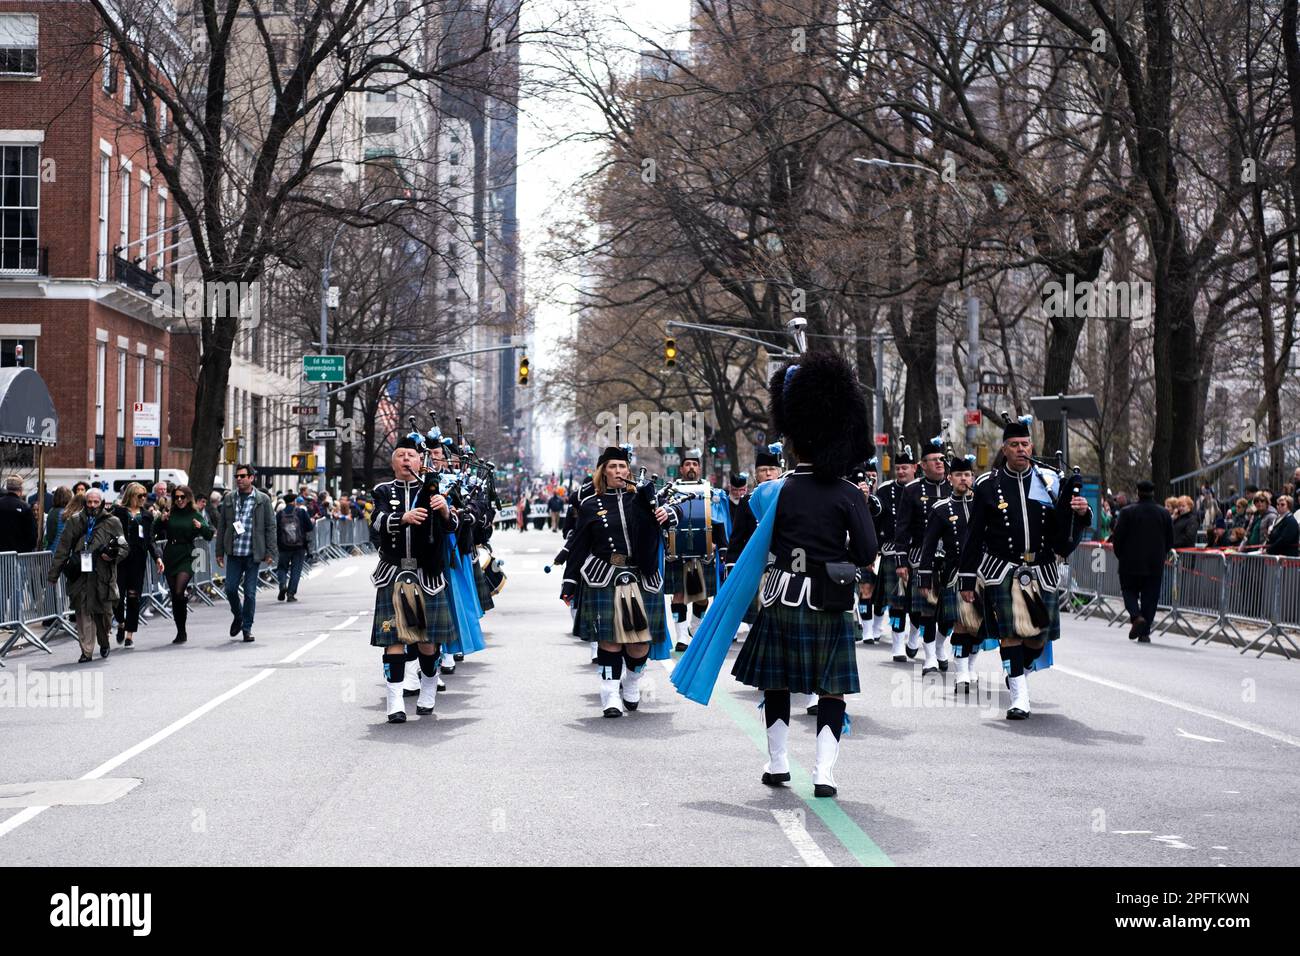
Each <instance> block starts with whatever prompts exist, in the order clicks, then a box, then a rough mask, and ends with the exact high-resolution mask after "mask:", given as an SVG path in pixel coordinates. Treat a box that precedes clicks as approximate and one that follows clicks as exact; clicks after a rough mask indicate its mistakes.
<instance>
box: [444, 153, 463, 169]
mask: <svg viewBox="0 0 1300 956" xmlns="http://www.w3.org/2000/svg"><path fill="white" fill-rule="evenodd" d="M447 162H449V163H451V164H452V165H453V166H459V165H460V153H459V152H455V153H450V154H449V155H448V156H447Z"/></svg>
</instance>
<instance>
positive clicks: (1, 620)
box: [0, 551, 76, 666]
mask: <svg viewBox="0 0 1300 956" xmlns="http://www.w3.org/2000/svg"><path fill="white" fill-rule="evenodd" d="M53 561H54V555H53V554H52V553H51V552H49V551H35V552H31V553H27V554H17V553H15V552H12V551H8V552H5V553H4V554H0V601H3V605H2V606H0V626H3V627H12V628H13V633H12V634H11V635H9V637H8V638H7V639H6V640H5V642H4V644H3V645H0V666H3V664H4V658H5V656H6V655H7V654H8V653H9V652H10V651H11V650H13V648H14V645H15V644H17V643H18V641H19V640H26V641H27V642H28V643H29V644H34V645H35V646H36V647H39V648H40V649H41V650H43V651H45V653H47V654H50V653H53V652H52V651H51V650H50V648H49V645H47V644H46V641H47V640H48V638H49V636H50V632H51V631H54V630H64V631H67V632H68V633H69V634H72V635H74V636H75V635H76V630H75V629H74V628H73V627H72V625H71V624H69V623H68V620H67V613H68V594H67V589H66V588H65V587H64V581H63V578H62V576H60V577H59V579H58V580H57V581H55V583H54V584H49V583H47V581H46V578H47V577H48V575H49V573H50V569H51V568H52V567H53ZM38 627H43V628H44V629H43V630H42V631H41V633H40V634H37V632H36V630H35V628H38Z"/></svg>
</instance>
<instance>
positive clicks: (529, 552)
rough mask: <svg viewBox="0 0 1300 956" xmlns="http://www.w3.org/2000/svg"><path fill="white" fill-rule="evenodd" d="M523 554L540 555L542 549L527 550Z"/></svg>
mask: <svg viewBox="0 0 1300 956" xmlns="http://www.w3.org/2000/svg"><path fill="white" fill-rule="evenodd" d="M524 553H525V554H541V553H542V549H541V548H528V549H527V550H526V551H525V552H524Z"/></svg>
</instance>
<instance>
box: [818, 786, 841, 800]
mask: <svg viewBox="0 0 1300 956" xmlns="http://www.w3.org/2000/svg"><path fill="white" fill-rule="evenodd" d="M837 793H839V791H838V790H836V789H835V788H834V787H832V786H831V785H830V784H829V783H818V784H814V785H813V796H814V797H833V796H835V794H837Z"/></svg>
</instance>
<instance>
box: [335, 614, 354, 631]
mask: <svg viewBox="0 0 1300 956" xmlns="http://www.w3.org/2000/svg"><path fill="white" fill-rule="evenodd" d="M360 616H361V615H359V614H353V615H352V616H351V617H350V618H348V619H347V620H346V621H344V622H343V623H342V624H335V625H334V626H333V627H332V628H330V630H333V631H342V630H346V629H347V628H349V627H351V626H352V625H353V624H354V623H356V620H357V618H358V617H360Z"/></svg>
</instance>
